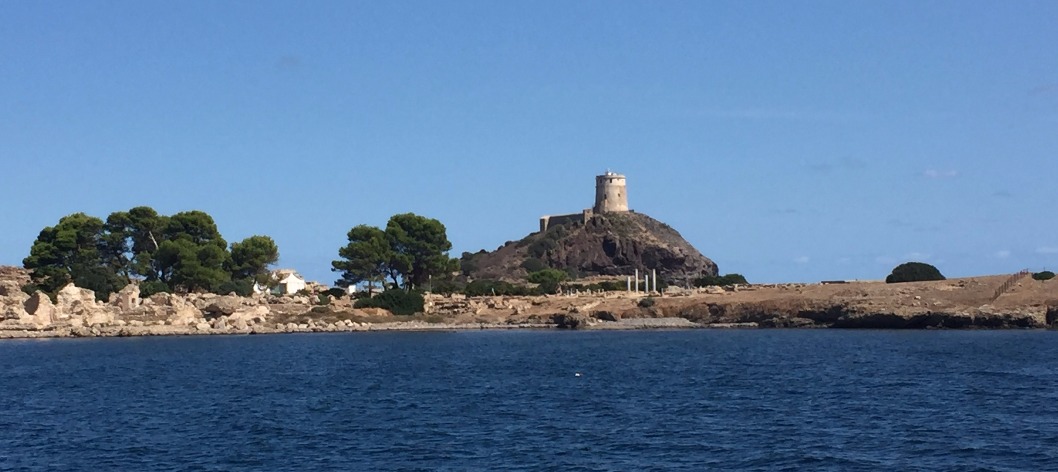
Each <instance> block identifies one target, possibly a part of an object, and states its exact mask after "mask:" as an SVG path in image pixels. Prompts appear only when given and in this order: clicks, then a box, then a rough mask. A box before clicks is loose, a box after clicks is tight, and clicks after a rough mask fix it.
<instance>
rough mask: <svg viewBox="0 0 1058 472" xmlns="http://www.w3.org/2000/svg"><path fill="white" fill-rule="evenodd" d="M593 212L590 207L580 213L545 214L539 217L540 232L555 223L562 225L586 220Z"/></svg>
mask: <svg viewBox="0 0 1058 472" xmlns="http://www.w3.org/2000/svg"><path fill="white" fill-rule="evenodd" d="M593 214H594V212H593V211H592V209H591V208H588V209H586V210H584V211H582V212H580V213H570V214H568V215H546V216H541V217H540V232H541V233H543V232H544V231H547V229H548V228H550V227H552V226H555V225H564V224H569V223H580V224H583V223H584V222H586V221H588V220H589V219H590V218H591V217H592V215H593Z"/></svg>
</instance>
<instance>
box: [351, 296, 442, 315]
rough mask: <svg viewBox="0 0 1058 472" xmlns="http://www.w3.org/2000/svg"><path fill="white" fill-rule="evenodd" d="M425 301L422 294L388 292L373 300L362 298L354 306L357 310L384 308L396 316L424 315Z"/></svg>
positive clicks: (372, 298)
mask: <svg viewBox="0 0 1058 472" xmlns="http://www.w3.org/2000/svg"><path fill="white" fill-rule="evenodd" d="M424 304H425V300H424V299H423V297H422V294H421V293H418V292H406V291H404V290H386V291H385V292H382V293H380V294H378V295H375V296H374V297H371V298H361V299H359V300H357V301H356V303H355V304H354V305H353V307H355V308H382V309H386V310H389V311H390V312H391V313H393V314H394V315H401V316H407V315H414V314H416V313H422V311H423V306H424Z"/></svg>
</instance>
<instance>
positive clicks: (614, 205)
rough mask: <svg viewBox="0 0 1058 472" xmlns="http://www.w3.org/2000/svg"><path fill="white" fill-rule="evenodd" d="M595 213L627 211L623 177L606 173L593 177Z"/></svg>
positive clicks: (626, 193) (626, 194)
mask: <svg viewBox="0 0 1058 472" xmlns="http://www.w3.org/2000/svg"><path fill="white" fill-rule="evenodd" d="M593 209H594V210H595V213H607V212H615V211H628V191H627V186H626V185H625V176H623V175H621V174H616V173H613V172H610V171H607V172H606V173H605V174H603V175H597V176H595V208H593Z"/></svg>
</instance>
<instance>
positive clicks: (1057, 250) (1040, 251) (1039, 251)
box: [1036, 246, 1058, 254]
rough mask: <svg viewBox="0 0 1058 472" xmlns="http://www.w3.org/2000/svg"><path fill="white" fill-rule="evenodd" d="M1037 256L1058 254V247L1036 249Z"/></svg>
mask: <svg viewBox="0 0 1058 472" xmlns="http://www.w3.org/2000/svg"><path fill="white" fill-rule="evenodd" d="M1036 254H1058V247H1054V246H1040V247H1038V248H1036Z"/></svg>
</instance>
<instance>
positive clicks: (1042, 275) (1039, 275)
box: [1032, 270, 1054, 280]
mask: <svg viewBox="0 0 1058 472" xmlns="http://www.w3.org/2000/svg"><path fill="white" fill-rule="evenodd" d="M1032 278H1033V279H1036V280H1051V279H1053V278H1054V272H1051V271H1049V270H1045V271H1043V272H1036V273H1035V274H1032Z"/></svg>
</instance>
